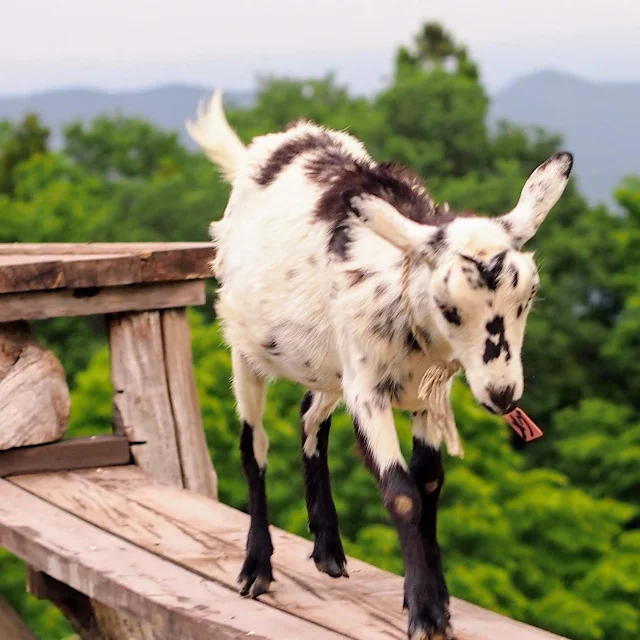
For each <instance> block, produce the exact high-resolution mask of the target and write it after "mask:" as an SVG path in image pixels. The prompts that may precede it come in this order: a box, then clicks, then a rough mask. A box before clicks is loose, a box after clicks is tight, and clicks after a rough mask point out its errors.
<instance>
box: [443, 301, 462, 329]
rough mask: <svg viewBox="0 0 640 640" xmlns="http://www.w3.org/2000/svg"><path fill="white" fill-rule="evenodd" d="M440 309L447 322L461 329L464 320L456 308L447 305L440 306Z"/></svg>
mask: <svg viewBox="0 0 640 640" xmlns="http://www.w3.org/2000/svg"><path fill="white" fill-rule="evenodd" d="M438 308H439V309H440V312H441V313H442V315H443V316H444V319H445V320H446V321H447V322H449V323H450V324H455V325H456V327H459V326H460V325H461V324H462V318H461V317H460V313H459V312H458V309H456V307H448V306H447V305H446V304H439V305H438Z"/></svg>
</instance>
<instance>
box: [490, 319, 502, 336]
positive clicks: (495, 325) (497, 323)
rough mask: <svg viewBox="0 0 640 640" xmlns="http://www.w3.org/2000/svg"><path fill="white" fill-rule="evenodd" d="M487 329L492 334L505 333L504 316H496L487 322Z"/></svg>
mask: <svg viewBox="0 0 640 640" xmlns="http://www.w3.org/2000/svg"><path fill="white" fill-rule="evenodd" d="M487 331H488V332H489V333H490V334H491V335H492V336H496V335H498V334H501V333H504V318H503V317H502V316H494V317H493V318H492V319H491V320H489V322H487Z"/></svg>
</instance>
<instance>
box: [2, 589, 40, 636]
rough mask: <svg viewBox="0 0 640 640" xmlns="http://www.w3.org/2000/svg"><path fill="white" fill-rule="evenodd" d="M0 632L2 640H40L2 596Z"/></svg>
mask: <svg viewBox="0 0 640 640" xmlns="http://www.w3.org/2000/svg"><path fill="white" fill-rule="evenodd" d="M0 630H1V631H2V640H38V639H37V638H36V637H35V636H34V635H33V633H31V631H30V630H29V628H28V627H27V625H26V624H25V623H24V622H23V621H22V619H21V618H20V616H19V615H18V614H17V613H16V612H15V611H14V610H13V609H12V608H11V605H10V604H9V603H8V602H7V601H6V600H5V599H4V598H2V597H1V596H0Z"/></svg>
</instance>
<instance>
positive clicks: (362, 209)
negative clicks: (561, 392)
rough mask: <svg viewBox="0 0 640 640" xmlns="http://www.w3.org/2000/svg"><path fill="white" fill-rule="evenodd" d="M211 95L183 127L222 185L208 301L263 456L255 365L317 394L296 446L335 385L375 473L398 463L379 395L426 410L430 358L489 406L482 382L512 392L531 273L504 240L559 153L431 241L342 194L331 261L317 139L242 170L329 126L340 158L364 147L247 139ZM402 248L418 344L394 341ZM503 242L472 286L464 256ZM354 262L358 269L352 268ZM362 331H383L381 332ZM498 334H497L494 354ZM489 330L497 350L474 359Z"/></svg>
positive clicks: (518, 235)
mask: <svg viewBox="0 0 640 640" xmlns="http://www.w3.org/2000/svg"><path fill="white" fill-rule="evenodd" d="M217 96H218V97H217V98H215V99H214V101H213V102H212V105H211V107H210V108H209V110H208V111H206V110H205V111H204V112H201V113H200V115H199V118H198V120H197V121H196V123H195V124H192V125H191V126H190V128H189V130H190V132H191V133H192V135H194V138H195V140H196V141H197V142H199V143H200V144H201V145H202V146H203V148H204V150H205V152H206V153H207V155H208V156H209V157H210V158H211V159H212V160H213V161H214V162H216V163H218V164H220V165H221V167H222V168H223V171H224V173H225V175H226V176H228V177H229V178H230V179H231V180H232V183H233V190H232V193H231V196H230V199H229V203H228V206H227V210H226V212H225V216H224V218H223V219H222V220H221V221H220V222H217V223H214V224H213V225H212V228H211V230H212V236H213V240H214V243H215V245H216V248H217V256H216V260H215V263H214V271H215V274H216V276H217V277H218V278H219V280H220V283H221V286H220V289H219V290H218V302H217V307H216V308H217V313H218V315H219V317H220V319H221V322H222V325H223V329H224V333H225V337H226V340H227V341H228V343H229V344H230V345H231V347H232V351H233V354H234V376H236V383H235V388H236V389H235V390H236V395H237V397H238V404H239V410H240V413H241V416H242V417H243V419H247V420H250V421H252V422H251V424H252V426H254V428H255V429H256V430H257V431H256V433H258V434H260V442H262V443H263V446H262V449H261V452H262V453H261V457H262V458H263V459H264V460H265V461H266V445H264V442H266V434H265V435H264V436H263V435H262V423H261V412H262V400H261V399H262V398H263V395H262V393H263V390H262V389H263V387H262V386H261V384H262V383H258V382H257V381H263V380H264V379H265V378H267V377H273V378H287V379H289V380H292V381H294V382H297V383H299V384H301V385H303V386H304V387H307V388H309V389H311V390H313V391H316V392H321V393H322V394H324V395H323V401H322V402H320V401H318V402H319V404H318V406H317V407H316V409H317V410H314V411H313V416H312V417H310V418H308V422H306V423H305V430H306V431H307V436H308V437H307V444H306V445H305V452H306V454H307V455H313V453H314V452H315V443H316V438H315V436H316V433H317V426H318V424H319V422H320V421H321V420H323V419H325V418H326V417H327V415H328V413H330V412H331V411H332V410H333V408H334V406H335V403H336V399H338V398H339V397H341V396H343V397H344V398H345V400H346V403H347V406H348V408H349V410H350V412H351V413H352V414H353V415H354V417H356V418H357V421H358V424H359V428H360V430H361V433H362V434H364V436H365V438H366V441H367V444H368V447H369V451H370V453H371V455H372V457H373V459H374V461H375V463H376V465H377V467H378V471H379V473H383V472H384V470H385V469H387V468H389V467H390V466H391V465H393V464H400V465H404V461H403V460H402V455H401V453H400V447H399V444H398V439H397V435H396V433H395V429H394V425H393V414H392V406H396V407H399V408H402V409H407V410H411V411H423V410H427V411H428V409H429V408H428V407H425V406H423V403H422V402H421V401H420V400H419V399H418V386H419V383H420V379H421V377H422V375H423V374H424V372H425V371H426V369H427V368H428V367H429V366H430V365H431V364H433V362H434V361H444V362H448V361H452V360H454V359H455V360H458V361H459V362H460V363H462V366H463V367H464V369H465V373H466V377H467V380H468V382H469V384H470V386H471V389H472V391H473V394H474V396H475V397H476V398H477V399H478V401H479V402H481V403H483V404H485V405H486V406H488V407H491V408H492V409H495V410H496V411H498V410H499V408H497V407H495V405H494V403H493V402H492V399H491V396H490V393H489V391H490V388H502V387H504V386H509V385H512V386H513V388H514V394H513V398H514V400H517V399H519V397H520V396H521V395H522V392H523V381H522V377H523V376H522V365H521V361H520V352H521V347H522V340H523V335H524V328H525V323H526V317H527V313H528V311H529V307H530V298H531V297H532V289H533V288H535V285H536V282H537V278H538V276H537V272H536V268H535V264H534V262H533V258H532V256H531V255H529V254H523V253H520V252H519V251H518V250H517V249H516V248H514V247H515V246H516V245H517V246H518V247H519V245H520V244H522V242H524V240H526V239H528V238H529V237H531V235H533V233H535V230H536V229H537V227H538V225H539V224H540V222H541V221H542V219H543V218H544V217H545V216H546V213H547V212H548V210H549V209H550V208H551V207H552V206H553V204H554V203H555V201H556V200H557V199H558V197H559V196H560V194H561V193H562V190H563V189H564V186H565V185H566V182H567V174H568V166H569V168H570V161H569V160H567V158H569V159H570V156H569V155H568V154H565V155H559V156H556V157H554V158H552V159H550V160H549V161H548V162H547V163H546V166H545V168H544V176H543V177H544V179H542V178H541V175H542V174H540V173H539V172H540V170H538V172H534V173H533V174H532V176H531V178H530V179H529V181H528V182H527V184H526V185H525V187H524V190H523V196H522V197H521V199H520V202H519V203H518V205H517V207H516V208H515V209H514V210H513V211H512V212H511V213H510V214H508V215H507V216H505V217H504V218H503V220H506V221H507V222H506V223H504V222H501V219H499V218H498V219H489V218H457V219H455V220H454V221H453V222H451V223H449V224H448V225H446V238H447V242H446V246H444V247H436V248H434V247H432V246H431V244H430V243H431V241H432V240H433V238H434V235H435V232H436V231H437V230H438V227H436V226H429V225H421V224H417V223H414V222H411V221H410V220H408V219H407V218H405V217H403V216H402V215H401V214H400V213H399V212H398V211H397V210H396V209H395V208H394V207H393V206H391V205H390V204H389V203H388V202H386V201H384V200H380V199H379V198H376V197H373V196H367V195H364V196H361V197H360V196H358V197H354V198H353V199H352V200H351V206H352V209H353V210H354V212H355V213H356V214H358V217H356V216H355V215H354V216H353V217H352V219H351V221H350V238H351V244H350V248H349V259H348V260H340V259H336V258H335V256H334V255H332V254H331V252H330V251H328V250H327V243H328V238H329V235H330V233H331V230H330V224H329V223H328V222H326V221H324V220H321V219H319V218H318V216H317V211H316V209H317V205H318V201H319V199H320V198H321V197H322V195H323V193H324V191H325V190H326V189H327V187H328V185H327V184H324V183H321V182H320V183H319V182H318V181H315V180H313V179H312V178H311V177H310V176H309V174H308V172H307V171H306V170H305V167H306V163H307V162H308V161H309V159H310V158H313V157H314V153H315V151H314V150H313V149H310V150H307V151H306V152H304V153H301V154H299V155H297V156H295V157H294V159H293V160H291V161H290V162H289V163H288V164H286V166H284V168H282V170H281V171H280V172H279V173H278V174H277V177H276V178H275V179H274V180H273V182H272V183H270V184H268V185H261V184H259V183H258V182H257V181H256V175H258V174H259V172H260V171H261V169H262V168H263V167H264V166H265V163H267V162H268V160H269V159H270V158H271V157H272V154H273V153H274V151H275V150H277V149H278V148H280V146H281V145H283V144H285V143H288V142H291V141H293V140H297V139H299V138H300V137H302V136H305V135H309V134H313V135H316V134H323V135H328V136H330V137H331V140H333V141H334V142H335V144H336V145H338V146H339V147H340V149H341V150H342V151H343V152H344V153H346V154H347V155H348V156H349V157H350V158H352V159H353V160H357V161H359V162H361V163H371V162H373V161H372V160H371V158H370V157H369V156H368V154H367V152H366V151H365V149H364V147H363V146H362V144H361V143H360V142H359V141H358V140H356V139H354V138H353V137H351V136H349V135H347V134H345V133H340V132H334V131H327V130H324V129H321V128H320V127H317V126H315V125H313V124H310V123H303V124H300V125H297V126H295V127H294V128H292V129H290V130H288V131H286V132H283V133H276V134H269V135H266V136H262V137H258V138H256V139H254V140H253V142H252V143H251V145H250V146H249V147H248V148H246V149H245V148H244V147H242V145H241V143H240V142H239V140H238V138H237V136H236V135H235V134H234V133H233V132H232V131H231V129H230V127H229V125H228V124H227V122H226V119H225V118H224V114H223V112H222V109H221V106H220V105H221V102H220V97H219V94H217ZM416 189H417V187H416ZM405 251H411V252H413V253H414V255H416V256H418V257H420V258H421V259H420V260H419V261H418V262H417V263H416V264H415V265H414V267H413V269H412V272H411V274H410V279H409V288H408V292H409V298H410V301H411V304H410V306H411V310H412V315H413V318H414V321H415V322H416V323H417V324H418V326H419V327H420V328H421V330H423V331H424V332H425V333H426V334H428V336H429V337H430V343H429V348H430V350H429V353H427V354H425V353H422V352H420V351H416V350H414V351H410V352H408V351H407V348H406V338H407V328H408V326H409V320H408V318H407V314H406V313H405V310H404V308H403V305H402V303H401V302H400V292H401V283H400V280H401V277H400V274H401V265H402V259H403V255H404V252H405ZM501 253H504V256H503V261H504V268H503V272H502V275H501V277H500V283H499V286H497V288H496V289H495V290H489V289H486V288H482V287H479V288H478V287H476V286H475V285H476V284H477V283H478V282H480V281H481V278H480V271H479V270H478V269H476V267H474V263H473V262H471V261H470V260H471V259H472V260H476V261H481V262H484V263H486V264H491V260H494V259H496V256H499V255H500V254H501ZM465 256H466V257H465ZM514 270H515V272H517V285H516V286H513V282H512V275H511V274H512V273H513V272H514ZM360 273H366V274H367V277H365V278H360V279H358V278H359V274H360ZM513 280H514V282H515V276H513ZM354 282H355V284H354ZM443 308H444V309H445V310H446V309H454V308H455V310H456V312H457V313H458V314H459V315H460V317H461V318H462V322H461V325H460V326H456V325H455V324H452V323H451V322H449V321H447V319H446V317H445V316H444V315H443ZM518 310H520V313H518ZM449 315H451V314H449ZM496 316H500V317H502V318H504V328H505V330H504V334H503V335H502V336H501V337H500V336H497V335H491V334H490V333H488V328H487V327H488V323H490V322H491V321H492V319H494V318H495V317H496ZM376 327H377V328H378V329H380V328H381V327H382V328H383V329H384V327H386V328H387V329H388V331H387V337H386V338H385V337H381V335H380V334H381V331H382V329H380V330H376ZM382 332H383V331H382ZM500 339H502V340H503V341H504V340H506V342H508V345H509V354H510V358H509V360H508V361H507V358H506V351H505V350H504V343H500ZM491 340H494V343H493V345H494V348H496V349H500V348H502V349H503V351H502V352H501V355H500V357H496V358H495V359H493V360H492V361H490V362H488V363H485V362H484V361H483V353H485V349H487V341H491ZM500 344H502V347H500ZM488 348H489V351H491V349H492V347H488ZM239 354H242V355H241V356H240V355H239ZM236 363H239V364H237V366H236ZM236 368H237V369H238V370H236ZM248 369H250V371H251V373H252V376H253V377H251V376H250V375H249V374H248V372H247V370H248ZM238 376H240V380H239V381H238V380H237V377H238ZM386 380H393V381H394V382H397V384H398V385H400V386H401V388H402V389H401V392H399V393H397V394H396V393H394V391H393V389H392V390H390V391H389V393H387V394H385V393H381V392H380V389H381V388H382V389H383V390H384V389H385V384H386V382H385V381H386ZM246 395H248V396H252V397H253V399H252V400H250V399H248V398H247V397H245V396H246ZM258 414H260V415H258ZM325 414H326V415H325ZM423 438H424V440H425V441H426V442H427V443H430V444H433V445H434V446H436V445H439V444H440V436H438V434H432V433H424V434H423ZM262 450H264V451H262Z"/></svg>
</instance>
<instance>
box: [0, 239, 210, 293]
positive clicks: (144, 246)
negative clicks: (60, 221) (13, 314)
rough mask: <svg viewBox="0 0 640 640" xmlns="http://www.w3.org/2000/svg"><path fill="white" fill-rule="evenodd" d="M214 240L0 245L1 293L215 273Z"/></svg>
mask: <svg viewBox="0 0 640 640" xmlns="http://www.w3.org/2000/svg"><path fill="white" fill-rule="evenodd" d="M213 255H214V250H213V245H212V244H211V243H204V242H201V243H175V244H174V243H131V244H128V243H119V244H94V245H73V244H72V245H65V244H62V245H59V244H58V245H47V244H43V245H0V293H16V292H24V291H38V290H51V289H79V288H92V287H107V286H121V285H128V284H140V283H145V282H146V283H148V282H167V281H176V280H193V279H201V278H208V277H211V276H212V274H211V269H210V266H209V265H210V262H211V260H212V258H213Z"/></svg>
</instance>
